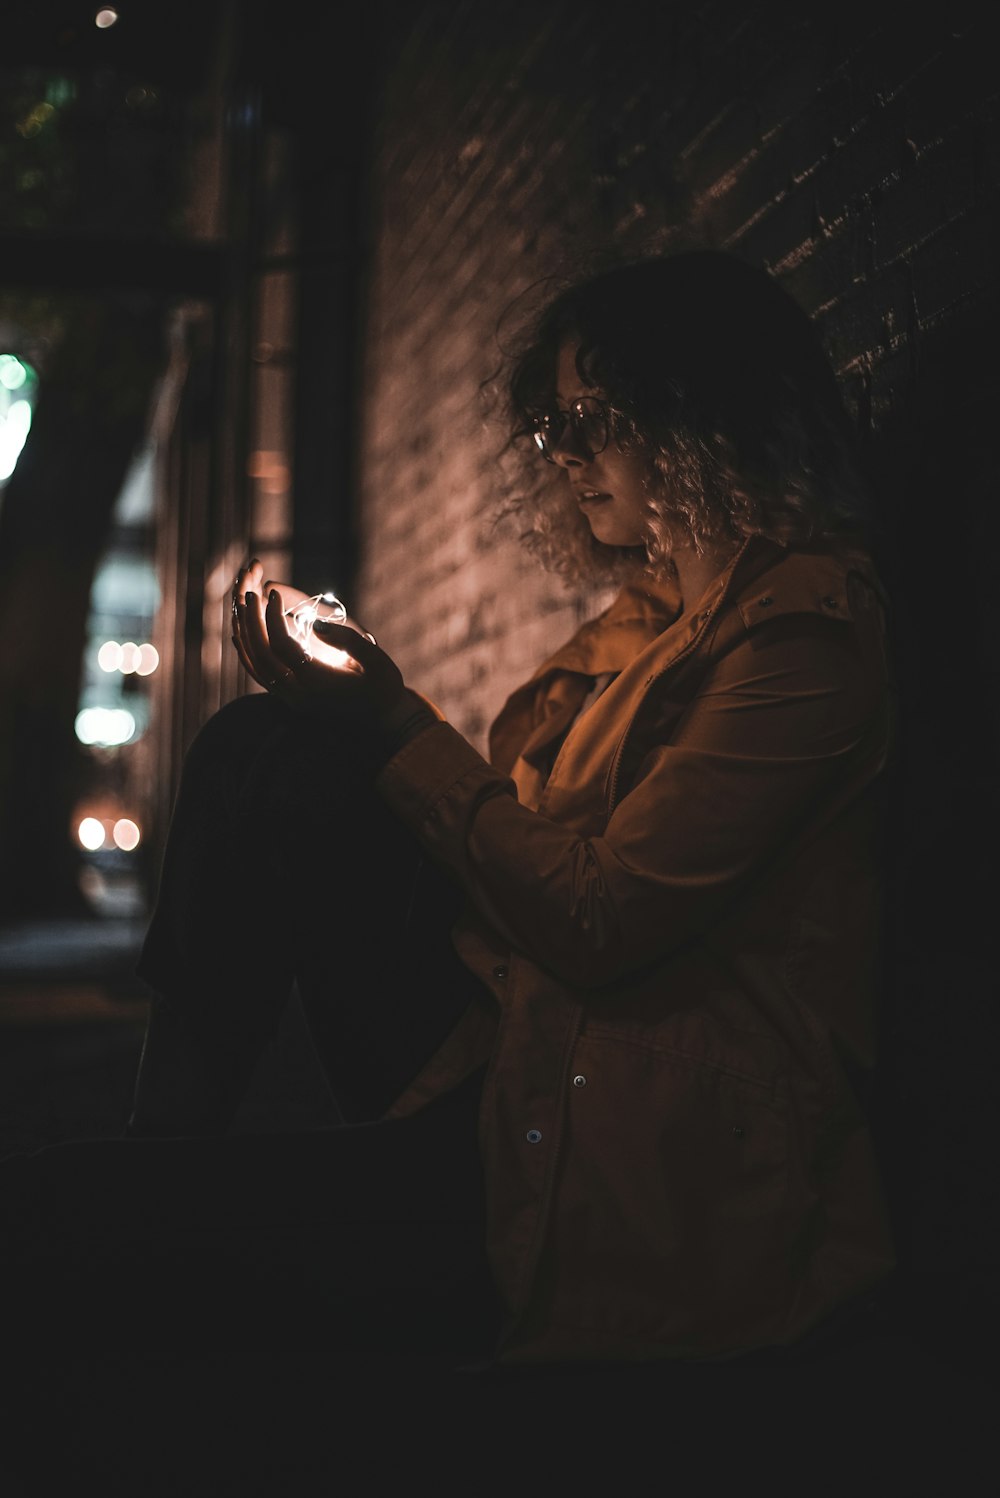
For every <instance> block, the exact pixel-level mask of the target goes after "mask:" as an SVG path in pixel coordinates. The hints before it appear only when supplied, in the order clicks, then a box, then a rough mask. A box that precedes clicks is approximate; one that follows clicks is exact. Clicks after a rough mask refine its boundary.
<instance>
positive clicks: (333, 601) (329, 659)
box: [285, 593, 361, 672]
mask: <svg viewBox="0 0 1000 1498" xmlns="http://www.w3.org/2000/svg"><path fill="white" fill-rule="evenodd" d="M285 618H286V619H287V620H288V621H289V623H290V624H291V625H292V628H293V629H294V630H295V633H296V634H297V635H298V637H299V639H300V641H301V642H302V648H303V650H304V651H305V652H306V654H307V655H309V656H311V657H312V659H313V660H316V661H322V662H323V664H324V665H326V666H333V667H334V669H335V670H337V671H354V672H357V671H360V669H361V668H360V666H359V665H358V663H357V661H356V660H355V659H354V657H353V656H351V655H348V654H347V652H346V651H345V650H338V649H337V647H336V646H335V645H327V644H325V642H324V641H322V640H319V639H317V638H316V635H315V634H314V632H313V625H314V624H315V623H316V620H317V619H331V620H332V621H333V622H334V624H343V623H344V622H345V621H346V619H347V610H346V609H345V607H344V605H343V604H342V603H341V601H340V599H339V598H338V597H337V595H336V594H335V593H316V594H314V596H313V597H312V598H306V599H305V600H304V601H303V602H302V603H297V604H295V605H294V606H293V607H292V608H290V609H288V610H286V613H285Z"/></svg>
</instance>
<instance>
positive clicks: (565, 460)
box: [552, 421, 593, 468]
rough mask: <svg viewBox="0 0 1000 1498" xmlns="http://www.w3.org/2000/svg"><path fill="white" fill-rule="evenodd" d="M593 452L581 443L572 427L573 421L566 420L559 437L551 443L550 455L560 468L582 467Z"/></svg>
mask: <svg viewBox="0 0 1000 1498" xmlns="http://www.w3.org/2000/svg"><path fill="white" fill-rule="evenodd" d="M592 456H593V454H592V453H591V452H590V451H589V450H588V449H587V448H586V447H584V445H583V442H582V441H581V440H580V437H579V435H578V434H577V432H576V431H574V429H573V423H572V422H570V421H567V423H566V425H565V426H564V427H563V429H562V431H561V432H560V433H559V438H558V440H557V441H556V442H554V443H553V444H552V457H553V459H554V460H555V462H556V463H558V464H559V466H560V467H561V468H582V467H583V465H584V464H585V463H589V462H590V459H591V457H592Z"/></svg>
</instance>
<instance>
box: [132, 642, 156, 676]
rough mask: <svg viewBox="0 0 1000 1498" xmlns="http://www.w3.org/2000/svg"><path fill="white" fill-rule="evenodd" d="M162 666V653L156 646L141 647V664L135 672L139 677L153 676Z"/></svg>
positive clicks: (146, 645)
mask: <svg viewBox="0 0 1000 1498" xmlns="http://www.w3.org/2000/svg"><path fill="white" fill-rule="evenodd" d="M159 664H160V652H159V651H158V650H157V648H156V646H155V645H149V644H145V645H140V646H139V664H138V665H137V666H136V668H135V671H136V675H137V676H151V675H152V674H153V672H154V671H155V670H156V668H157V666H158V665H159Z"/></svg>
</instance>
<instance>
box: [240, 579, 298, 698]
mask: <svg viewBox="0 0 1000 1498" xmlns="http://www.w3.org/2000/svg"><path fill="white" fill-rule="evenodd" d="M243 618H244V626H245V628H244V640H245V643H246V648H247V653H248V655H249V656H250V658H251V660H252V661H253V663H254V667H255V676H256V678H257V680H258V681H260V682H261V683H262V685H263V686H266V687H267V690H268V691H269V692H273V691H274V690H275V687H276V686H285V685H287V684H288V683H289V682H291V681H292V680H293V678H294V672H293V671H292V670H291V669H290V667H289V665H288V664H286V662H285V661H284V660H282V658H281V657H280V656H279V655H277V654H276V653H275V651H274V649H273V648H272V645H271V641H270V639H269V637H268V631H267V626H266V623H265V619H264V610H263V606H262V603H261V599H260V595H259V594H257V593H254V592H249V593H247V595H246V604H245V606H244V614H243Z"/></svg>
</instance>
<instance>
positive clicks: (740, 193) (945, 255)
mask: <svg viewBox="0 0 1000 1498" xmlns="http://www.w3.org/2000/svg"><path fill="white" fill-rule="evenodd" d="M394 14H395V18H394V20H392V21H391V23H390V24H386V25H385V27H384V28H383V35H382V36H381V38H380V41H381V44H382V46H383V48H384V51H383V86H382V91H381V96H380V98H379V102H378V111H377V133H376V144H375V155H374V164H373V169H372V179H371V184H370V188H371V202H372V207H373V219H372V224H371V228H370V232H371V243H372V276H371V286H370V293H369V305H368V312H367V337H366V373H365V384H364V426H363V436H362V444H361V453H360V488H359V497H360V511H359V526H360V540H361V555H362V564H361V570H360V575H359V577H358V579H357V583H356V598H355V599H353V600H352V603H353V604H354V606H355V611H356V613H357V615H358V617H359V618H362V619H363V620H364V622H366V623H367V624H368V626H369V627H370V628H372V629H374V630H375V632H376V633H377V634H379V635H380V637H381V638H383V639H384V642H385V643H386V645H387V646H388V647H389V648H390V649H391V650H393V652H394V653H395V654H396V655H397V658H398V659H399V661H400V663H401V664H402V666H403V667H404V670H405V671H406V673H407V675H408V676H409V677H410V679H411V680H412V681H413V682H414V684H417V685H419V686H420V687H421V688H422V689H423V690H425V691H427V692H429V693H430V694H431V695H432V696H433V697H435V698H436V700H438V701H439V702H440V703H441V705H442V707H443V708H444V709H445V710H446V711H447V713H448V714H449V716H450V717H451V718H452V719H453V721H454V722H455V723H456V724H457V725H458V726H459V727H460V728H462V729H463V730H464V731H465V732H466V733H468V734H469V735H470V736H471V737H472V738H473V739H474V740H476V741H478V742H482V740H483V736H484V733H485V728H486V725H487V723H488V721H489V719H490V718H491V717H492V715H493V713H494V712H495V711H496V709H497V708H498V706H499V705H500V703H501V702H502V700H503V697H504V695H505V694H506V691H507V690H508V689H509V688H510V687H511V686H513V685H514V684H516V683H517V682H518V681H519V680H521V679H523V677H524V675H525V674H526V672H528V671H529V670H530V669H531V668H532V667H533V666H534V665H535V664H536V663H537V661H538V660H539V659H540V658H541V657H542V656H543V655H545V654H547V653H548V651H549V649H550V648H551V646H552V645H553V644H555V643H557V641H558V640H559V639H561V638H562V637H564V636H565V635H567V634H568V633H570V632H571V630H572V629H573V627H574V625H575V622H576V621H577V619H578V618H580V617H582V616H584V615H587V614H589V613H591V612H593V610H594V609H595V608H596V607H598V606H599V605H600V603H601V602H602V598H603V595H596V594H591V595H581V594H579V593H578V592H567V590H566V589H565V588H564V587H563V585H562V584H561V582H559V581H558V580H557V579H555V578H553V577H551V576H548V575H546V574H545V573H542V572H540V570H539V569H538V567H537V564H536V563H535V562H533V561H532V560H530V559H528V558H526V557H524V556H523V555H522V554H521V551H520V549H519V547H518V545H517V543H516V541H514V540H513V539H512V538H509V537H506V536H502V535H497V534H496V532H495V531H494V530H493V529H492V526H491V516H492V514H493V511H494V508H495V496H496V483H495V476H494V470H493V457H492V448H491V445H490V444H491V438H490V437H489V435H488V434H487V433H486V432H484V431H482V430H481V429H480V418H479V414H478V407H477V403H476V392H477V387H478V384H479V382H480V380H481V379H483V378H484V377H485V376H486V375H487V374H488V373H489V371H490V370H491V368H492V367H493V365H494V363H495V359H496V343H495V328H496V323H497V319H498V317H499V315H500V314H501V312H502V311H503V309H504V308H505V306H506V305H507V304H508V302H509V301H510V300H511V299H512V298H514V297H515V296H517V295H518V294H519V293H522V292H524V291H525V290H526V288H528V287H530V286H531V285H532V284H533V283H535V282H536V281H537V280H538V279H539V278H540V277H543V276H545V275H547V274H550V273H551V272H553V271H554V270H555V271H558V270H562V269H565V268H567V267H569V268H571V267H572V266H573V265H574V264H575V263H577V262H581V263H582V262H585V261H586V260H587V259H588V257H590V256H591V255H592V254H594V253H598V254H603V253H606V252H607V251H608V250H616V249H621V250H622V251H623V252H627V253H637V252H646V251H649V250H654V251H660V250H663V251H669V250H672V249H679V248H685V247H688V246H693V245H706V246H712V247H721V248H727V249H730V250H732V251H734V252H735V253H737V254H739V255H741V256H743V257H745V258H747V259H749V260H751V261H753V262H755V263H758V264H764V265H766V266H768V267H769V268H770V269H771V271H772V272H773V273H774V274H775V275H776V276H777V277H778V278H779V279H780V280H781V281H782V283H783V284H784V285H785V286H787V288H788V289H789V291H791V292H792V293H793V294H794V295H795V296H796V298H797V299H798V300H799V301H800V302H801V303H802V304H803V305H804V306H805V307H806V308H807V309H808V311H809V312H810V313H811V314H812V315H813V316H814V317H815V319H816V321H817V323H818V325H819V327H820V329H821V330H822V333H823V335H824V338H825V340H826V342H827V345H828V348H829V351H830V353H831V356H832V357H833V359H834V361H835V363H836V366H837V368H838V369H839V370H840V371H841V373H842V378H843V382H844V388H845V393H846V394H847V397H848V401H849V404H850V405H851V408H852V409H853V410H854V412H855V413H856V415H857V420H858V422H859V426H860V427H861V429H862V430H863V431H866V432H868V433H869V434H870V435H873V436H876V437H877V435H878V434H879V432H881V431H883V430H885V429H887V428H888V427H889V426H891V424H892V421H893V418H894V417H895V416H897V415H898V414H899V413H900V412H901V411H903V410H905V409H907V405H908V401H909V400H910V398H911V396H912V385H913V381H914V378H915V372H916V370H917V368H918V365H919V361H920V356H921V350H922V347H923V345H924V344H925V343H926V342H927V340H928V339H929V338H932V337H933V336H934V334H935V332H936V331H937V330H939V329H941V328H945V327H947V326H948V325H949V324H952V323H955V322H956V321H959V322H960V321H962V320H963V319H964V320H969V319H974V318H975V317H976V315H977V312H978V310H979V309H981V308H982V306H983V305H986V304H988V303H989V302H990V300H991V298H993V297H994V296H995V287H996V269H995V263H996V250H997V235H996V217H995V215H996V184H997V97H996V75H995V69H994V68H993V66H992V58H993V55H994V54H993V49H992V47H991V46H990V45H989V44H988V40H987V35H988V26H987V10H986V7H985V6H978V7H976V6H973V7H969V6H965V7H963V6H961V5H955V6H953V5H949V6H944V5H932V6H931V7H929V8H926V7H925V8H924V9H923V10H920V9H919V8H916V7H914V8H912V9H909V10H906V11H903V10H902V8H900V9H899V10H898V11H897V10H893V9H892V8H889V7H885V6H883V7H881V8H880V7H879V6H878V5H874V6H873V5H864V6H860V5H854V6H852V5H839V6H833V5H830V6H827V7H825V8H824V9H823V10H819V11H812V10H810V9H808V8H805V7H792V6H782V5H764V6H746V5H744V6H740V5H737V4H733V3H719V4H714V5H713V4H705V5H699V6H692V7H689V6H673V5H664V6H660V7H656V6H651V5H638V4H635V3H630V0H626V3H624V4H618V5H613V6H610V5H602V6H597V5H590V6H586V5H584V6H581V5H580V4H578V3H553V4H548V5H539V4H537V3H535V4H525V3H509V4H506V5H501V6H487V5H483V4H481V3H478V0H476V3H472V0H451V3H429V4H428V3H424V4H421V5H419V6H413V5H412V4H411V5H399V6H398V8H397V9H396V11H395V13H394V11H393V7H391V6H390V7H389V8H388V10H387V11H386V15H387V16H389V17H391V16H393V15H394Z"/></svg>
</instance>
